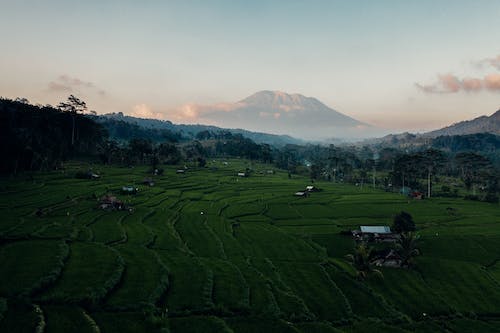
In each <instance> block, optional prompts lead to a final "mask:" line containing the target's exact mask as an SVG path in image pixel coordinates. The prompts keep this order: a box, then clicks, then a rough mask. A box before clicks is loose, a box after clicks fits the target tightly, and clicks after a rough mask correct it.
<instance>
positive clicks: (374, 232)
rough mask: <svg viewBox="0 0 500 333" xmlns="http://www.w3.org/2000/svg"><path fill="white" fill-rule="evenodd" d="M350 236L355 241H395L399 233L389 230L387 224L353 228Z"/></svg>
mask: <svg viewBox="0 0 500 333" xmlns="http://www.w3.org/2000/svg"><path fill="white" fill-rule="evenodd" d="M352 236H353V237H354V239H355V240H357V241H374V242H395V241H396V240H397V239H398V238H399V235H398V234H395V233H393V232H392V231H391V228H390V227H389V226H365V225H363V226H360V227H359V230H353V231H352Z"/></svg>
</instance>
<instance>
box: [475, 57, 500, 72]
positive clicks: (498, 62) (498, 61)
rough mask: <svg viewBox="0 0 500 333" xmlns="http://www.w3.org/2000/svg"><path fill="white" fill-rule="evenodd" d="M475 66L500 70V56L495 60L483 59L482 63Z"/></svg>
mask: <svg viewBox="0 0 500 333" xmlns="http://www.w3.org/2000/svg"><path fill="white" fill-rule="evenodd" d="M474 64H475V65H477V66H478V67H480V68H482V67H485V66H486V67H488V66H491V67H494V68H496V69H498V70H500V54H499V55H497V56H496V57H494V58H486V59H483V60H480V61H476V62H475V63H474Z"/></svg>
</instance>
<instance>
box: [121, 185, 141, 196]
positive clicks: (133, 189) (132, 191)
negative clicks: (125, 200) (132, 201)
mask: <svg viewBox="0 0 500 333" xmlns="http://www.w3.org/2000/svg"><path fill="white" fill-rule="evenodd" d="M137 192H139V189H138V188H137V187H133V186H130V185H129V186H123V187H122V193H123V194H136V193H137Z"/></svg>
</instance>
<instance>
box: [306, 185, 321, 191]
mask: <svg viewBox="0 0 500 333" xmlns="http://www.w3.org/2000/svg"><path fill="white" fill-rule="evenodd" d="M306 191H307V192H319V188H317V187H316V186H313V185H308V186H306Z"/></svg>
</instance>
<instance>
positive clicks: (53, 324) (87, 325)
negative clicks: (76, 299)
mask: <svg viewBox="0 0 500 333" xmlns="http://www.w3.org/2000/svg"><path fill="white" fill-rule="evenodd" d="M43 314H44V316H45V322H46V325H47V326H46V327H45V332H47V333H66V332H75V333H95V332H96V325H95V322H94V321H93V319H92V318H91V317H90V316H89V315H88V314H86V313H85V312H84V310H83V309H81V308H79V307H75V306H66V305H62V306H61V305H47V306H44V307H43Z"/></svg>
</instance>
